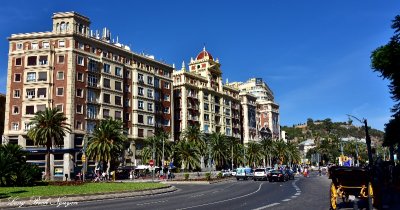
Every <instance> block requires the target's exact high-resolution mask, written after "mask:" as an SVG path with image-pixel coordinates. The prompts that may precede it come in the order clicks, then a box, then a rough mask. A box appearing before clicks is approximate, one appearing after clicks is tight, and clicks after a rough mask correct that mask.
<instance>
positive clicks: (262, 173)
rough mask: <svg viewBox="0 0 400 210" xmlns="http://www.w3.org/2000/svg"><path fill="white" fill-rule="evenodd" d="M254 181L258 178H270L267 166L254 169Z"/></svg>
mask: <svg viewBox="0 0 400 210" xmlns="http://www.w3.org/2000/svg"><path fill="white" fill-rule="evenodd" d="M253 179H254V181H257V180H265V181H266V180H268V170H267V169H266V168H257V169H256V170H255V171H254V178H253Z"/></svg>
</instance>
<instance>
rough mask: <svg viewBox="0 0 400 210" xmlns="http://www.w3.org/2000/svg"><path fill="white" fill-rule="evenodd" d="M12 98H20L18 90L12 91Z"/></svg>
mask: <svg viewBox="0 0 400 210" xmlns="http://www.w3.org/2000/svg"><path fill="white" fill-rule="evenodd" d="M13 97H14V98H19V97H20V90H14V94H13Z"/></svg>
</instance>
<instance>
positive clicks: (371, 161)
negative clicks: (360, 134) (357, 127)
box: [347, 114, 373, 166]
mask: <svg viewBox="0 0 400 210" xmlns="http://www.w3.org/2000/svg"><path fill="white" fill-rule="evenodd" d="M347 116H349V117H351V118H354V119H356V120H357V121H358V122H360V123H363V124H364V127H365V143H367V150H368V165H369V166H371V165H372V163H373V160H372V150H371V137H370V136H369V133H368V123H367V119H362V120H360V119H358V118H357V117H354V116H353V115H349V114H348V115H347ZM357 158H358V157H357Z"/></svg>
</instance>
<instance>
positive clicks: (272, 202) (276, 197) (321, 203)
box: [31, 174, 330, 210]
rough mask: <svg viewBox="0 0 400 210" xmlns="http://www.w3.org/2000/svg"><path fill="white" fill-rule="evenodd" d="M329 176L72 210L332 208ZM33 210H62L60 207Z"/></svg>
mask: <svg viewBox="0 0 400 210" xmlns="http://www.w3.org/2000/svg"><path fill="white" fill-rule="evenodd" d="M329 183H330V181H329V180H328V178H327V177H319V176H316V175H315V174H312V175H311V176H310V177H309V178H304V177H296V179H295V180H291V181H287V182H284V183H282V182H273V183H269V182H266V181H257V182H255V181H250V180H249V181H233V182H229V183H220V184H211V185H176V187H177V188H178V190H177V191H175V192H172V193H166V194H161V195H154V196H147V197H134V198H125V199H113V200H102V201H91V202H80V203H78V204H77V205H71V206H68V207H67V208H68V209H87V210H90V209H93V210H95V209H96V210H98V209H104V210H116V209H182V210H183V209H241V210H242V209H257V210H261V209H296V210H302V209H304V210H306V209H307V210H308V209H329V194H328V191H329ZM31 208H32V209H37V210H38V209H59V207H58V208H57V207H56V206H54V205H53V206H40V207H31Z"/></svg>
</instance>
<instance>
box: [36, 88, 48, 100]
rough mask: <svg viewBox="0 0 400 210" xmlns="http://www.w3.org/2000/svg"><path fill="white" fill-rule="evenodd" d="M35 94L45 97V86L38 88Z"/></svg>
mask: <svg viewBox="0 0 400 210" xmlns="http://www.w3.org/2000/svg"><path fill="white" fill-rule="evenodd" d="M37 95H38V97H39V98H46V95H47V88H38V89H37Z"/></svg>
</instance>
